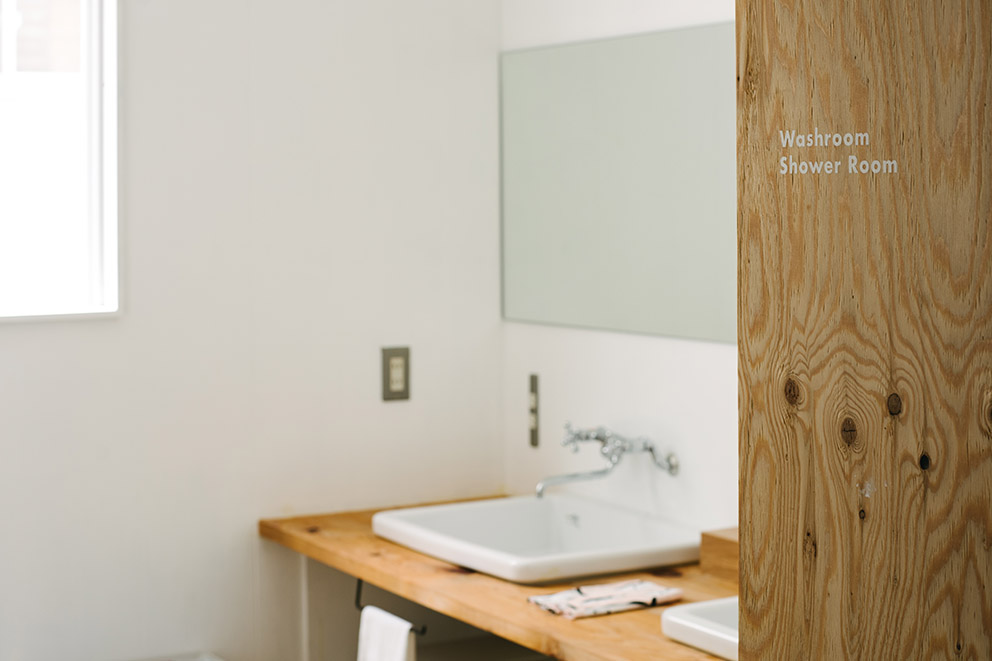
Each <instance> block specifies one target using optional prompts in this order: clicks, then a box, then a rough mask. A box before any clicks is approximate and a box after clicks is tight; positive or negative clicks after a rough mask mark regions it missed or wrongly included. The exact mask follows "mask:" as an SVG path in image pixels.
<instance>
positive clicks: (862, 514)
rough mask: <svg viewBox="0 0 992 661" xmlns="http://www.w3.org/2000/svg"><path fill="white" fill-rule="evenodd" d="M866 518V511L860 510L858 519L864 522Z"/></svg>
mask: <svg viewBox="0 0 992 661" xmlns="http://www.w3.org/2000/svg"><path fill="white" fill-rule="evenodd" d="M865 516H867V515H866V514H865V511H864V510H858V518H859V519H861V520H862V521H864V519H865Z"/></svg>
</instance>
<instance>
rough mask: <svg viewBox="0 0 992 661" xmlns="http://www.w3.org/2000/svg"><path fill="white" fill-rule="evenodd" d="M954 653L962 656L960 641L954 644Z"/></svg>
mask: <svg viewBox="0 0 992 661" xmlns="http://www.w3.org/2000/svg"><path fill="white" fill-rule="evenodd" d="M954 653H955V654H960V653H961V642H960V641H958V642H956V643H954Z"/></svg>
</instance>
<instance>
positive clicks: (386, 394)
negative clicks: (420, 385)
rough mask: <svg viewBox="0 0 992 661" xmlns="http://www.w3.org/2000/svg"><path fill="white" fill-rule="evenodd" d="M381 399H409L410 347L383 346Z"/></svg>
mask: <svg viewBox="0 0 992 661" xmlns="http://www.w3.org/2000/svg"><path fill="white" fill-rule="evenodd" d="M382 399H383V401H387V402H388V401H392V400H397V399H410V347H383V349H382Z"/></svg>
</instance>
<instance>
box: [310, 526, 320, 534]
mask: <svg viewBox="0 0 992 661" xmlns="http://www.w3.org/2000/svg"><path fill="white" fill-rule="evenodd" d="M307 532H309V533H314V532H320V526H310V527H309V528H307Z"/></svg>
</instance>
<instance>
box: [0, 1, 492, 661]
mask: <svg viewBox="0 0 992 661" xmlns="http://www.w3.org/2000/svg"><path fill="white" fill-rule="evenodd" d="M121 4H122V7H121V117H122V129H121V170H122V191H121V198H122V199H121V215H122V241H121V244H122V247H123V264H122V266H123V285H124V289H123V305H124V310H123V312H122V314H121V315H120V316H119V317H118V318H116V319H111V320H99V321H96V320H89V321H70V322H58V323H51V322H49V323H7V324H2V325H0V420H2V427H0V429H2V431H0V521H2V522H3V525H2V527H0V660H2V661H22V660H25V661H73V660H77V659H78V660H86V661H90V660H92V661H110V660H123V659H131V658H140V657H148V656H153V655H161V654H168V653H175V652H179V651H183V650H194V649H212V650H214V651H216V652H217V653H218V654H220V655H222V656H224V657H225V658H227V659H230V660H231V661H263V660H265V661H284V660H292V659H298V658H301V655H302V646H301V639H300V629H301V623H302V621H303V619H302V617H301V615H302V613H301V600H302V598H303V596H302V595H301V590H300V586H301V582H300V580H299V579H300V569H301V567H302V564H303V563H302V561H301V560H300V558H299V557H298V556H297V555H296V554H295V553H292V552H290V551H288V550H286V549H283V548H281V547H278V546H276V545H274V544H271V543H269V542H265V541H262V540H260V539H259V538H258V537H257V533H256V522H257V519H258V518H259V517H261V516H285V515H290V514H293V513H302V512H314V511H332V510H341V509H349V508H356V507H365V506H378V505H386V504H393V503H397V502H404V501H418V500H426V499H432V498H441V497H452V496H469V495H478V494H485V493H491V492H494V491H498V490H500V489H501V486H502V478H503V476H502V468H501V457H502V448H501V445H500V438H499V434H498V429H499V427H500V420H499V413H500V409H499V406H498V401H499V398H500V396H501V392H500V388H499V373H500V365H499V361H500V341H501V340H500V337H501V324H500V319H499V291H498V287H499V284H498V283H499V276H498V274H499V267H498V216H497V213H498V212H497V209H498V199H497V185H496V182H497V177H498V175H497V163H498V161H497V159H498V155H497V154H498V148H497V126H498V122H497V114H496V113H497V87H496V71H497V63H496V57H495V53H496V52H497V50H498V47H499V44H498V29H499V28H498V25H499V7H498V5H497V3H496V2H495V0H492V1H483V2H478V1H477V2H463V1H462V0H421V1H419V2H416V3H411V2H407V1H406V0H363V1H362V2H343V1H341V0H333V1H331V0H292V1H289V2H279V3H271V2H263V1H262V0H212V1H211V2H202V1H200V0H123V2H122V3H121ZM455 276H456V277H455ZM394 344H401V345H409V346H410V347H411V348H412V366H413V374H412V399H411V400H410V401H409V402H397V403H388V404H387V403H383V402H381V401H380V390H379V388H380V385H379V369H380V366H379V349H380V347H381V346H384V345H394ZM469 386H470V387H469ZM349 598H350V595H349Z"/></svg>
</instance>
